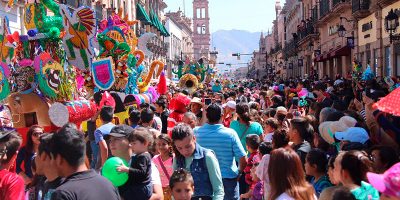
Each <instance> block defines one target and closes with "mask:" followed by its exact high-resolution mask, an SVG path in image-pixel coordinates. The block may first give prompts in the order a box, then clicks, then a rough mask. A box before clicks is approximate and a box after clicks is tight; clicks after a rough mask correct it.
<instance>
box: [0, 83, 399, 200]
mask: <svg viewBox="0 0 400 200" xmlns="http://www.w3.org/2000/svg"><path fill="white" fill-rule="evenodd" d="M392 81H393V82H395V83H396V82H398V80H396V79H393V80H392ZM393 89H394V88H391V86H390V85H389V84H388V83H387V81H386V82H385V81H383V80H377V79H376V78H374V79H370V80H367V81H361V80H357V81H356V80H355V79H352V78H350V79H346V78H343V77H340V76H337V77H336V78H335V79H334V80H330V79H328V78H326V79H323V80H316V81H314V80H310V79H299V78H298V79H295V78H291V79H289V80H286V81H284V80H275V81H271V80H242V81H229V82H226V83H225V82H224V83H223V81H222V80H221V81H219V80H216V81H215V82H214V83H212V84H211V85H208V86H207V85H205V86H204V87H203V88H202V89H198V90H197V91H195V92H194V93H192V94H189V93H188V92H187V90H185V88H177V87H174V86H173V85H171V86H170V87H169V93H168V94H167V95H161V96H160V97H159V98H158V99H157V100H156V101H155V103H153V104H147V103H142V104H140V105H136V106H134V105H129V106H128V105H127V106H126V107H122V108H121V107H118V106H115V103H111V104H109V105H107V104H105V105H104V106H103V107H102V108H101V109H99V111H98V113H97V114H96V115H95V116H93V117H92V118H91V119H90V120H88V121H86V122H84V123H83V124H81V125H80V126H77V125H75V124H67V125H65V126H64V127H62V128H60V129H59V130H57V131H55V132H54V133H45V132H44V129H43V128H42V127H40V126H32V127H31V128H30V130H29V131H28V134H27V136H26V141H25V142H24V144H25V145H24V146H23V147H21V144H22V143H23V142H22V139H21V136H20V135H19V134H18V132H16V131H15V130H14V129H10V128H7V129H6V128H3V129H2V131H1V132H0V199H1V200H20V199H33V200H47V199H51V200H58V199H61V200H62V199H65V200H75V199H76V200H85V199H87V200H89V199H90V200H92V199H93V200H95V199H96V200H97V199H98V200H100V199H104V200H114V199H124V200H129V199H134V200H148V199H151V200H163V199H164V200H170V199H175V200H190V199H192V200H222V199H225V200H233V199H235V200H239V199H250V200H267V199H268V200H292V199H296V200H315V199H321V200H353V199H357V200H376V199H400V160H399V154H398V153H399V145H400V123H399V122H400V117H398V116H394V115H390V114H389V113H384V112H382V111H380V110H378V109H377V108H376V107H375V106H374V103H375V102H377V101H378V100H379V99H381V98H383V97H385V96H386V95H387V94H389V93H390V92H391V91H392V90H393ZM99 95H101V93H100V94H99ZM113 96H115V95H113ZM116 101H118V100H117V99H116ZM117 104H118V103H117ZM121 113H128V115H127V117H125V118H124V117H123V114H121ZM121 118H122V119H121ZM113 157H117V158H120V159H121V160H123V162H122V163H121V164H118V165H115V166H112V168H113V170H114V171H115V172H116V174H119V175H125V176H126V177H127V179H126V180H125V181H123V182H122V184H116V182H113V180H111V179H110V178H109V177H108V176H107V175H106V174H105V172H104V170H103V167H104V168H105V166H106V165H107V163H108V160H109V159H110V158H113ZM107 167H108V166H107ZM121 177H122V176H121ZM119 180H121V179H119ZM119 182H120V181H119Z"/></svg>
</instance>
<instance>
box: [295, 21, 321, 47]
mask: <svg viewBox="0 0 400 200" xmlns="http://www.w3.org/2000/svg"><path fill="white" fill-rule="evenodd" d="M307 21H308V22H307V23H306V24H305V27H304V28H303V29H301V30H299V31H298V32H297V35H298V36H299V38H298V43H297V44H298V45H299V46H300V45H302V44H304V43H305V42H307V41H309V39H311V38H313V37H317V36H318V31H316V30H315V23H314V22H313V21H311V20H307Z"/></svg>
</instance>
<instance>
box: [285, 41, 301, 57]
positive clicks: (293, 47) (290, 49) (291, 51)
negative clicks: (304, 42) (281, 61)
mask: <svg viewBox="0 0 400 200" xmlns="http://www.w3.org/2000/svg"><path fill="white" fill-rule="evenodd" d="M297 46H298V45H297V40H295V39H292V40H290V41H289V42H287V43H285V47H284V48H283V52H284V54H285V58H289V57H292V56H295V55H296V54H297Z"/></svg>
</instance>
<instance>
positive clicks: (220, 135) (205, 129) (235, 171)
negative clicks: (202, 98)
mask: <svg viewBox="0 0 400 200" xmlns="http://www.w3.org/2000/svg"><path fill="white" fill-rule="evenodd" d="M222 115H223V112H222V108H221V107H220V106H219V105H218V104H211V105H210V106H208V108H207V110H206V116H207V119H208V123H206V124H204V125H203V126H202V127H198V128H196V129H195V130H194V133H195V136H196V139H197V142H198V143H199V144H200V145H201V146H203V147H205V148H208V149H211V150H213V151H214V152H215V154H216V156H217V159H218V161H219V163H220V165H219V166H220V169H221V173H222V182H223V184H224V191H225V197H224V199H239V184H238V182H237V177H238V175H239V174H240V173H241V171H242V170H243V169H244V168H245V166H246V152H245V151H244V149H243V147H242V144H241V143H240V139H239V137H238V135H237V134H236V132H235V131H234V130H233V129H231V128H226V127H224V125H222ZM236 161H239V168H238V167H237V166H236Z"/></svg>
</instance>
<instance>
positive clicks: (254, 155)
mask: <svg viewBox="0 0 400 200" xmlns="http://www.w3.org/2000/svg"><path fill="white" fill-rule="evenodd" d="M259 145H260V137H259V136H258V135H256V134H249V135H247V136H246V148H247V150H248V151H249V153H250V155H249V157H248V158H247V165H246V167H245V168H244V170H243V172H244V173H245V181H246V183H247V184H248V186H249V187H250V189H249V191H248V192H247V193H244V194H241V195H240V198H245V199H247V198H250V197H251V196H252V192H253V190H252V188H254V186H255V184H256V182H255V181H253V178H252V177H251V174H250V171H251V168H253V164H254V163H258V162H259V158H258V146H259Z"/></svg>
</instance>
